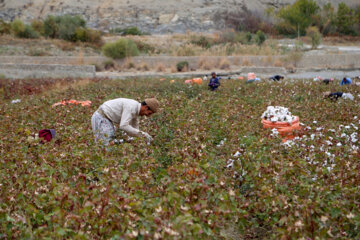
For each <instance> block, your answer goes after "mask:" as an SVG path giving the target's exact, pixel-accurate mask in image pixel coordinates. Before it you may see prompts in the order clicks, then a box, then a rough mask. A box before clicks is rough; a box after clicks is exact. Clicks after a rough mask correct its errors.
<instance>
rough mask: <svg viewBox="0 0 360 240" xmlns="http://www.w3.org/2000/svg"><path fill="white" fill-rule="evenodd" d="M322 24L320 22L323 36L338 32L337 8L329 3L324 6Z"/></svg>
mask: <svg viewBox="0 0 360 240" xmlns="http://www.w3.org/2000/svg"><path fill="white" fill-rule="evenodd" d="M320 15H321V22H320V26H319V28H320V32H321V33H322V34H323V35H328V34H331V33H335V32H336V14H335V8H334V7H333V6H332V5H331V3H327V4H325V5H324V6H323V8H322V10H321V13H320Z"/></svg>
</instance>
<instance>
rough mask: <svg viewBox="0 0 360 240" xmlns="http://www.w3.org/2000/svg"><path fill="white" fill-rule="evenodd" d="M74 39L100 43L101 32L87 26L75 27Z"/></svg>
mask: <svg viewBox="0 0 360 240" xmlns="http://www.w3.org/2000/svg"><path fill="white" fill-rule="evenodd" d="M74 41H80V42H89V43H95V44H100V43H101V33H100V31H96V30H92V29H87V28H82V27H81V28H77V29H76V31H75V37H74Z"/></svg>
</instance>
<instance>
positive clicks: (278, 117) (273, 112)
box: [261, 106, 295, 124]
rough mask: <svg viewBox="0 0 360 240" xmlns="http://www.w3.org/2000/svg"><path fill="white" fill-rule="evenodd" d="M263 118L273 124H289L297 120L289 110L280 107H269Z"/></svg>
mask: <svg viewBox="0 0 360 240" xmlns="http://www.w3.org/2000/svg"><path fill="white" fill-rule="evenodd" d="M261 118H263V119H266V120H269V121H271V122H288V123H289V124H291V123H292V122H293V121H294V120H295V117H294V116H292V114H291V112H290V111H289V109H288V108H285V107H280V106H275V107H274V106H268V107H267V109H266V111H265V112H264V113H263V114H262V115H261Z"/></svg>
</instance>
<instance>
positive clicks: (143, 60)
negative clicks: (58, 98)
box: [0, 54, 360, 70]
mask: <svg viewBox="0 0 360 240" xmlns="http://www.w3.org/2000/svg"><path fill="white" fill-rule="evenodd" d="M224 58H226V59H227V60H228V61H229V62H230V64H231V65H234V66H239V67H241V66H248V67H274V66H275V67H291V66H293V67H296V68H324V69H359V68H360V54H324V55H306V56H303V57H302V58H301V59H300V60H299V61H297V62H296V63H295V62H294V61H293V60H292V59H291V58H290V57H288V56H228V57H224V56H186V57H176V56H151V57H149V56H139V57H133V58H129V59H123V60H116V61H115V62H117V63H118V64H119V65H124V64H125V63H126V62H128V61H132V62H133V63H134V64H135V66H139V65H141V64H146V65H148V67H149V68H150V69H155V68H156V67H157V65H159V64H162V65H164V66H165V67H168V68H171V67H174V66H176V64H177V63H178V62H180V61H188V62H189V68H190V69H194V70H199V69H200V66H199V65H200V64H201V63H202V62H209V63H210V65H211V66H213V68H218V67H217V66H219V65H220V62H221V61H222V60H223V59H224ZM106 60H109V58H106V57H101V56H95V57H81V58H80V57H31V56H25V57H24V56H1V57H0V63H3V64H4V63H13V64H64V65H76V66H80V65H95V64H97V65H102V64H103V63H104V62H105V61H106ZM295 65H296V66H295Z"/></svg>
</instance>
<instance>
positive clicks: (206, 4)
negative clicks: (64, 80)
mask: <svg viewBox="0 0 360 240" xmlns="http://www.w3.org/2000/svg"><path fill="white" fill-rule="evenodd" d="M294 1H295V0H282V1H281V0H251V1H250V0H247V1H246V0H182V1H175V0H168V1H164V0H142V1H140V0H103V1H98V0H77V1H73V0H49V1H43V0H27V1H23V0H0V18H1V19H3V20H6V21H9V20H12V19H14V18H15V17H19V18H21V19H22V20H24V21H31V20H32V19H36V18H45V17H46V16H47V15H63V14H79V15H82V16H84V17H85V18H86V19H87V21H88V25H89V27H92V28H97V29H102V30H107V29H109V28H115V27H121V28H122V27H128V26H137V27H139V28H140V29H141V30H142V31H145V32H151V33H168V32H170V33H171V32H186V31H211V30H213V29H221V28H224V21H223V19H224V17H225V16H224V12H226V11H239V12H241V11H244V9H249V10H251V11H256V12H263V11H264V10H265V9H266V8H268V7H270V6H272V7H275V8H279V7H281V6H284V5H286V4H291V3H293V2H294ZM317 2H318V3H319V4H324V3H327V2H329V1H325V0H319V1H317ZM330 2H331V3H332V4H334V5H337V4H338V3H339V2H342V0H331V1H330ZM346 3H347V4H348V5H350V6H355V5H356V4H359V2H358V0H347V1H346Z"/></svg>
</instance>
